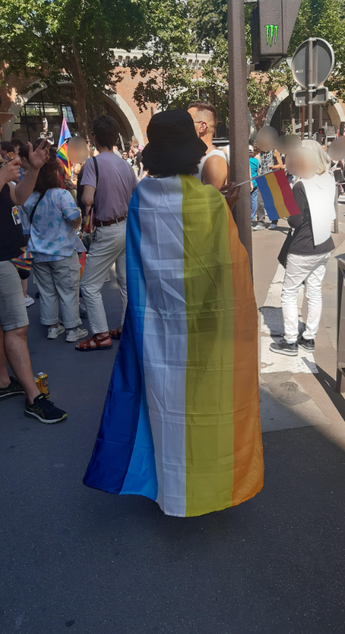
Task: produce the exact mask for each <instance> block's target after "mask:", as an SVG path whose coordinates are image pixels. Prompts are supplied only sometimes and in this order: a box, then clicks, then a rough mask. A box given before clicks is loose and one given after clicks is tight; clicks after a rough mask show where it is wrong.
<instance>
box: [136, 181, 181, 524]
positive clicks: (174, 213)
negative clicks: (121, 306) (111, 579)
mask: <svg viewBox="0 0 345 634" xmlns="http://www.w3.org/2000/svg"><path fill="white" fill-rule="evenodd" d="M172 183H173V186H172ZM167 185H168V186H169V191H170V192H171V191H172V189H173V190H174V195H172V196H171V195H170V196H169V197H168V198H167V196H166V195H165V191H164V190H165V189H166V186H167ZM139 218H140V227H141V257H142V261H143V268H144V275H145V279H146V285H147V301H146V311H145V319H144V338H143V339H144V349H143V366H144V374H145V384H146V394H147V403H148V408H149V415H150V421H151V427H152V434H153V442H154V446H155V458H156V469H157V478H158V496H157V502H158V504H159V506H160V507H161V508H162V510H164V512H165V513H167V514H173V515H180V516H184V515H185V512H186V457H185V456H186V449H185V390H186V363H187V346H188V332H187V322H186V307H185V294H184V257H183V221H182V186H181V179H180V177H179V176H176V177H172V178H168V179H149V178H147V179H145V181H143V182H142V183H141V184H140V210H139Z"/></svg>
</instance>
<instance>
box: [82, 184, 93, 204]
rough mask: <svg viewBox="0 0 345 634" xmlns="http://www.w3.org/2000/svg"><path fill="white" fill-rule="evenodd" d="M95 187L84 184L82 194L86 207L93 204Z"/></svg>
mask: <svg viewBox="0 0 345 634" xmlns="http://www.w3.org/2000/svg"><path fill="white" fill-rule="evenodd" d="M95 191H96V189H95V187H92V185H84V190H83V194H82V197H81V199H82V201H83V203H84V205H85V207H91V205H93V201H94V198H95Z"/></svg>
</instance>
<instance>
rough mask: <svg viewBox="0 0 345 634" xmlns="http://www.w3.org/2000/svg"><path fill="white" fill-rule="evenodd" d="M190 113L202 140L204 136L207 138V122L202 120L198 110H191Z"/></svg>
mask: <svg viewBox="0 0 345 634" xmlns="http://www.w3.org/2000/svg"><path fill="white" fill-rule="evenodd" d="M188 112H189V114H190V116H191V117H192V119H193V121H194V127H195V131H196V133H197V135H198V137H199V139H200V138H201V137H202V136H205V134H206V133H207V128H208V125H207V121H205V120H204V119H202V117H201V115H200V112H199V111H198V109H197V108H189V110H188Z"/></svg>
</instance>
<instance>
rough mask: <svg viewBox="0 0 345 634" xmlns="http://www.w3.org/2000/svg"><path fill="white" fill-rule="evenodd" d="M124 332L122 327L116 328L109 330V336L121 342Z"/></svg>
mask: <svg viewBox="0 0 345 634" xmlns="http://www.w3.org/2000/svg"><path fill="white" fill-rule="evenodd" d="M122 330H123V327H122V326H120V328H116V329H114V328H113V329H112V330H109V335H110V336H111V338H112V339H117V340H119V339H121V335H122Z"/></svg>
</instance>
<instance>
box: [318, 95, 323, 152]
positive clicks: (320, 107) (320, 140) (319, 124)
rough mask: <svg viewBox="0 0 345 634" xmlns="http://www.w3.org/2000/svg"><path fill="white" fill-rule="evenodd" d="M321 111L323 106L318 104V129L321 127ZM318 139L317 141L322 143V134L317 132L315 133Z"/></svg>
mask: <svg viewBox="0 0 345 634" xmlns="http://www.w3.org/2000/svg"><path fill="white" fill-rule="evenodd" d="M322 113H323V108H322V105H321V104H320V105H319V122H318V124H317V125H318V128H319V130H320V128H322ZM317 138H318V141H319V143H322V134H320V133H318V135H317Z"/></svg>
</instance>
